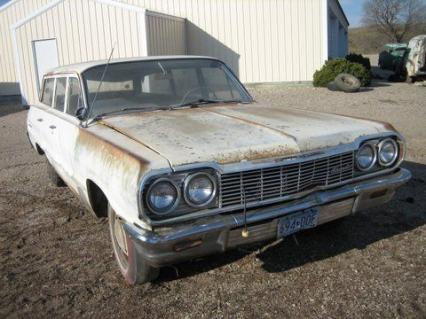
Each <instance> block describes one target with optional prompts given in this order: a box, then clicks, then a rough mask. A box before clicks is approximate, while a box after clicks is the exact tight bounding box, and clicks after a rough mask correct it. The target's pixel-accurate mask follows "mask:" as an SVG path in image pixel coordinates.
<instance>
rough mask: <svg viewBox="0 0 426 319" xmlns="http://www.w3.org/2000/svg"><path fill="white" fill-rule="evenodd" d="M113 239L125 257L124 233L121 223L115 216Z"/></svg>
mask: <svg viewBox="0 0 426 319" xmlns="http://www.w3.org/2000/svg"><path fill="white" fill-rule="evenodd" d="M114 237H115V240H116V241H117V244H118V246H119V247H120V250H121V251H122V252H123V254H125V255H126V256H127V254H128V253H127V240H126V233H125V232H124V228H123V223H122V221H121V220H120V218H118V217H117V216H115V220H114Z"/></svg>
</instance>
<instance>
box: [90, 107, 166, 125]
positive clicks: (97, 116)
mask: <svg viewBox="0 0 426 319" xmlns="http://www.w3.org/2000/svg"><path fill="white" fill-rule="evenodd" d="M164 109H166V110H167V108H162V107H158V106H151V107H124V108H122V109H119V110H115V111H110V112H105V113H101V114H98V115H96V116H95V117H94V118H92V119H91V120H90V121H89V123H87V125H89V124H91V123H93V122H97V121H100V120H102V119H103V118H104V117H105V116H108V115H114V114H119V113H123V112H128V111H152V110H164Z"/></svg>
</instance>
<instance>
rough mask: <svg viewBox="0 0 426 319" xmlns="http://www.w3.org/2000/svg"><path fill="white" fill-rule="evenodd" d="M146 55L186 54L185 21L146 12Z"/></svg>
mask: <svg viewBox="0 0 426 319" xmlns="http://www.w3.org/2000/svg"><path fill="white" fill-rule="evenodd" d="M146 32H147V42H148V55H173V54H182V55H184V54H186V31H185V19H182V18H176V17H172V16H167V15H164V14H159V13H156V12H151V11H147V12H146Z"/></svg>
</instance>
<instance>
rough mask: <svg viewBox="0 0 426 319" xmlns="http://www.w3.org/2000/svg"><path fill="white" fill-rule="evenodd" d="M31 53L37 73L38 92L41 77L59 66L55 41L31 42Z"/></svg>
mask: <svg viewBox="0 0 426 319" xmlns="http://www.w3.org/2000/svg"><path fill="white" fill-rule="evenodd" d="M33 52H34V64H35V66H36V72H37V89H38V90H39V91H40V83H41V80H42V78H43V75H44V74H45V73H46V71H48V70H49V69H52V68H55V67H57V66H58V65H59V63H58V47H57V46H56V39H49V40H37V41H33Z"/></svg>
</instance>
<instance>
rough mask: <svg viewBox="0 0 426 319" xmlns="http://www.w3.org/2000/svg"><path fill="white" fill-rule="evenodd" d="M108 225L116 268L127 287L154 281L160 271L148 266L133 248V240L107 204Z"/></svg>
mask: <svg viewBox="0 0 426 319" xmlns="http://www.w3.org/2000/svg"><path fill="white" fill-rule="evenodd" d="M108 224H109V230H110V236H111V242H112V248H113V250H114V256H115V259H116V261H117V264H118V267H119V268H120V271H121V273H122V275H123V276H124V278H125V280H126V282H127V283H128V284H129V285H132V286H133V285H138V284H144V283H147V282H151V281H154V280H155V279H156V278H157V277H158V275H159V273H160V270H159V269H158V268H154V267H152V266H150V265H149V264H148V263H147V262H146V260H144V258H143V257H142V256H140V255H139V254H138V252H137V250H136V248H135V245H134V243H133V240H132V239H131V238H130V236H129V235H128V234H127V233H126V232H125V230H124V228H123V221H122V220H121V219H120V218H119V217H118V216H117V214H116V213H115V211H114V210H113V209H112V207H111V206H110V205H109V204H108Z"/></svg>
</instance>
